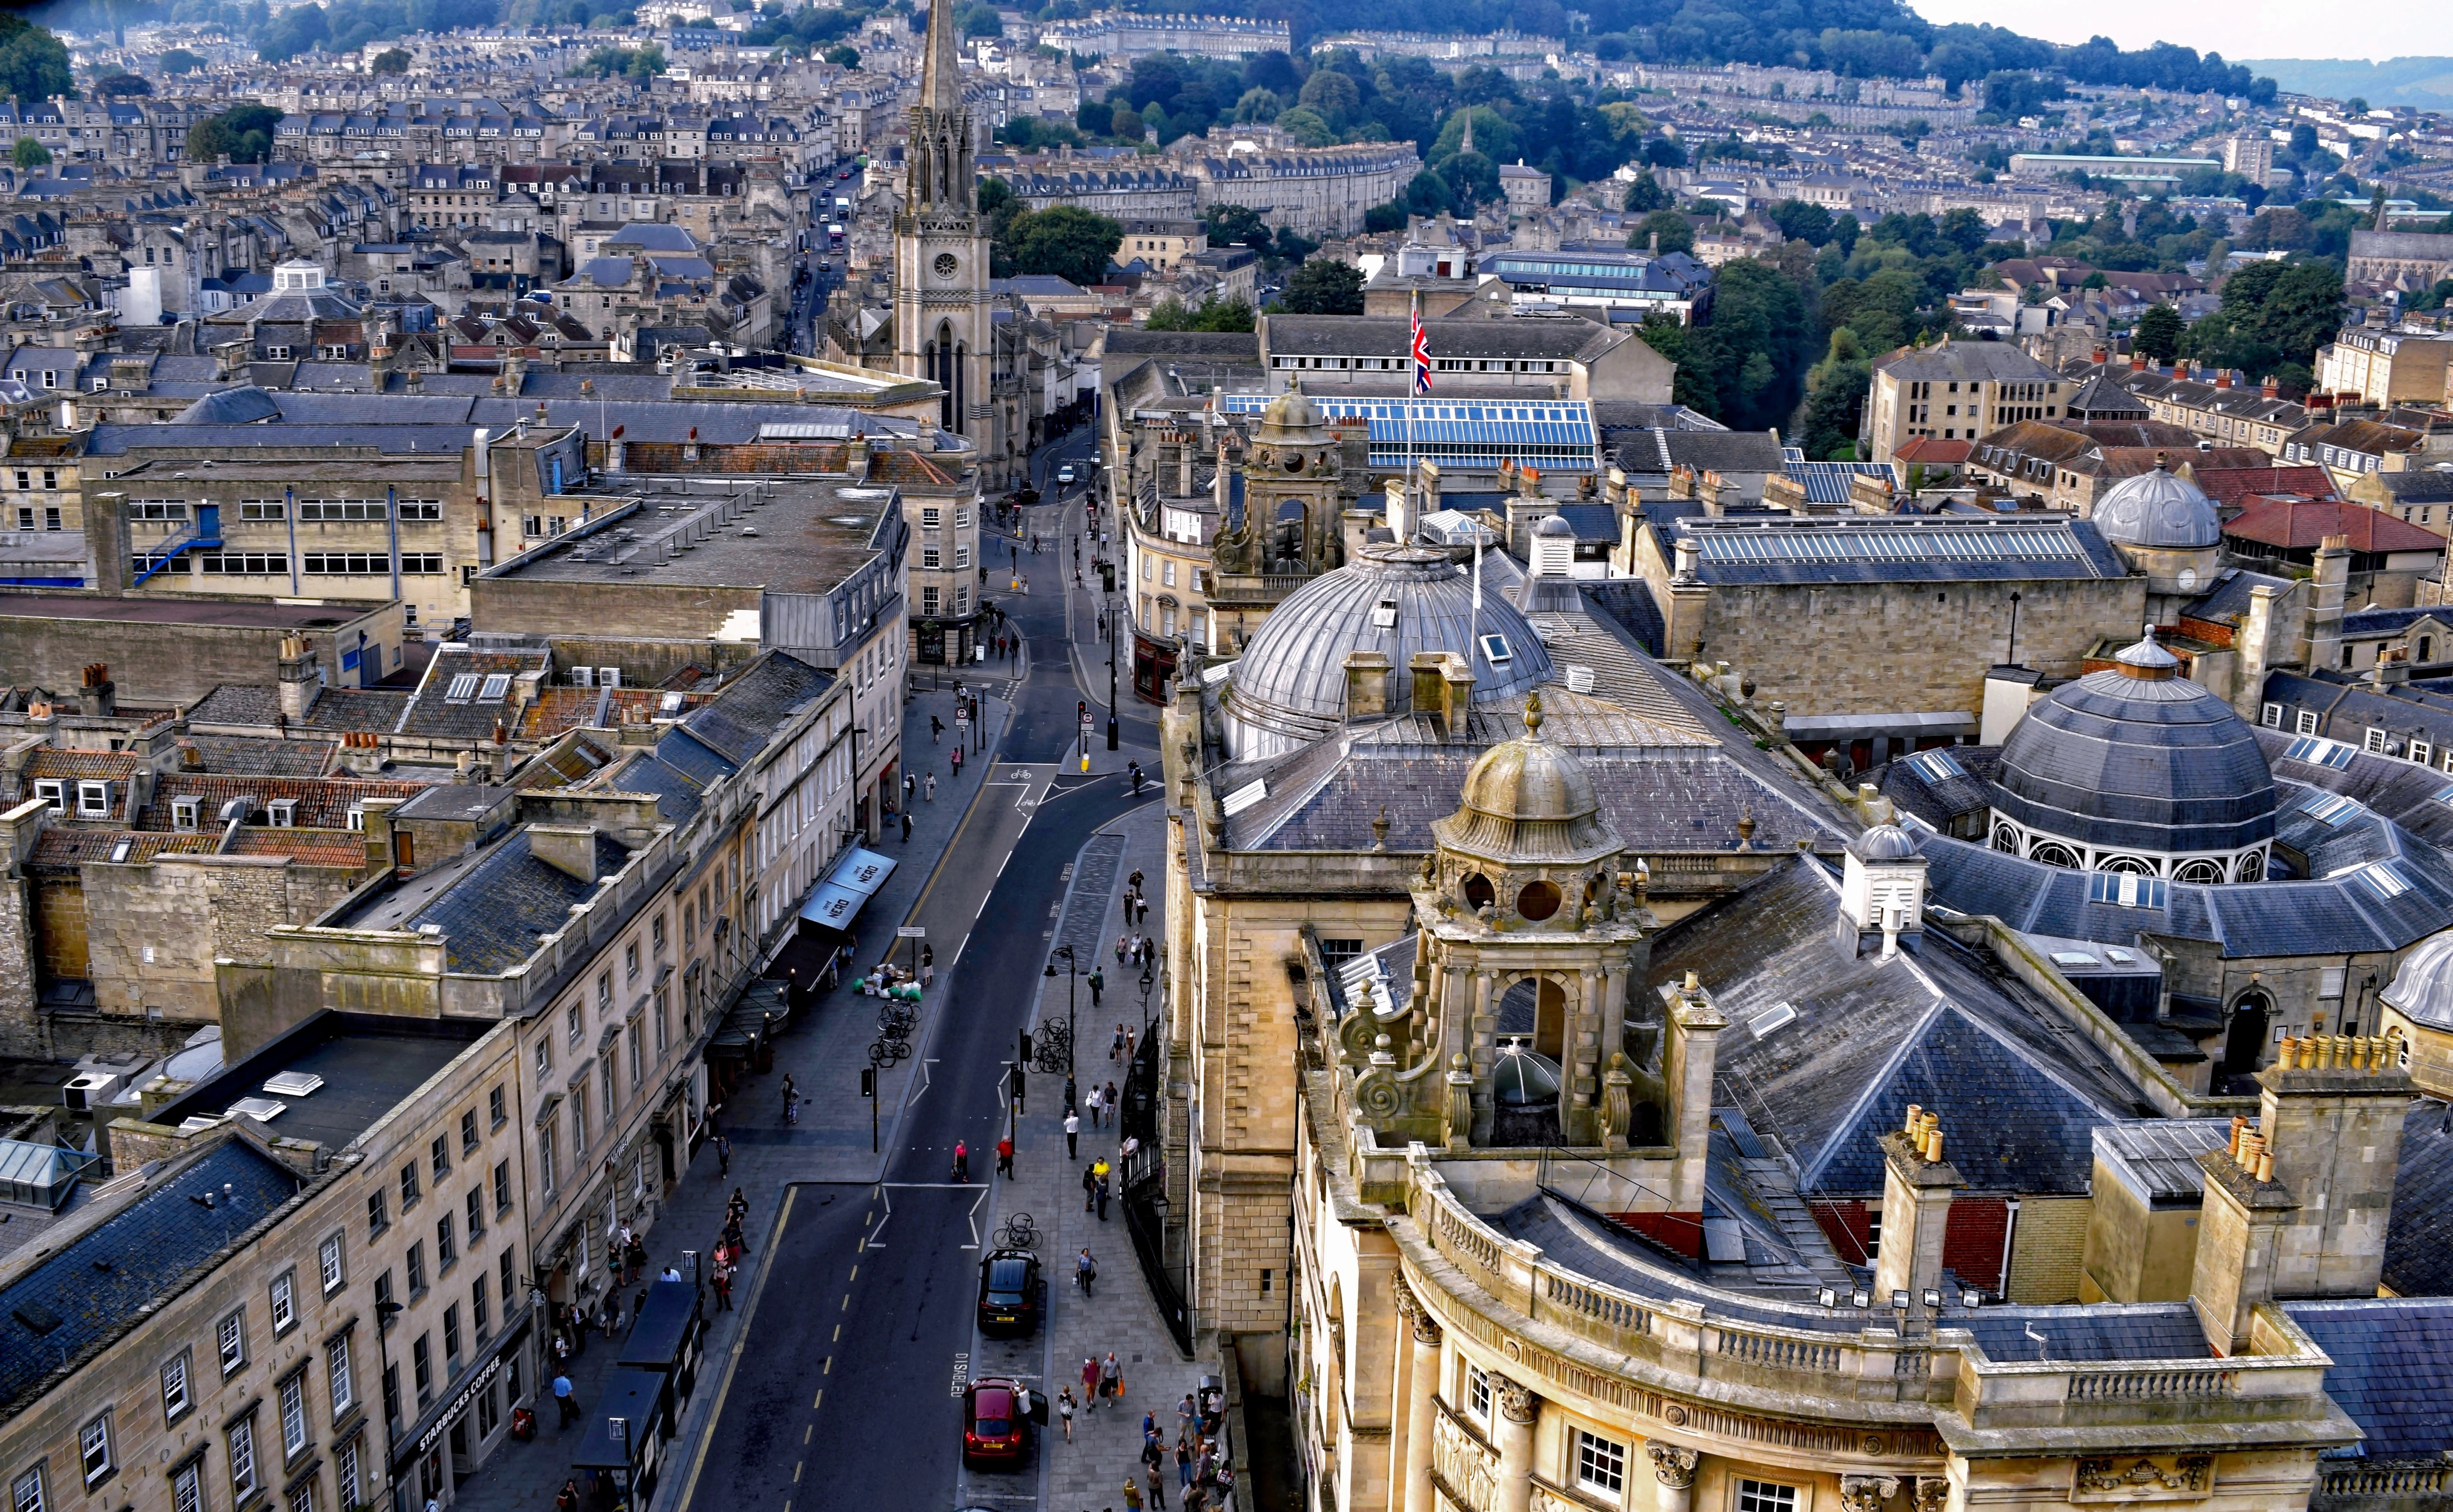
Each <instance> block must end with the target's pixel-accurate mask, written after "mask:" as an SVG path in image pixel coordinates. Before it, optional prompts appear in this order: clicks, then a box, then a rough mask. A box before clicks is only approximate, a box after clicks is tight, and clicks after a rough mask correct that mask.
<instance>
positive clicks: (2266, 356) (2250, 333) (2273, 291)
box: [2181, 262, 2343, 384]
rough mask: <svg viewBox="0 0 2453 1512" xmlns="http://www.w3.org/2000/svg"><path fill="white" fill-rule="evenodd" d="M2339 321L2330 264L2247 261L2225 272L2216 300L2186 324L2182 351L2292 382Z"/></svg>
mask: <svg viewBox="0 0 2453 1512" xmlns="http://www.w3.org/2000/svg"><path fill="white" fill-rule="evenodd" d="M2342 323H2343V271H2342V269H2341V268H2340V267H2338V266H2337V265H2335V264H2333V263H2330V262H2311V263H2251V264H2249V265H2248V266H2247V267H2246V268H2244V269H2241V270H2240V271H2238V272H2236V273H2234V274H2232V275H2231V276H2230V277H2229V278H2227V279H2225V280H2224V286H2223V306H2222V308H2219V309H2217V310H2216V311H2215V312H2214V313H2213V314H2211V315H2208V316H2207V317H2205V318H2204V320H2201V321H2199V322H2198V323H2197V324H2196V325H2194V326H2192V327H2190V328H2188V330H2187V332H2186V333H2185V334H2184V335H2183V337H2182V339H2181V354H2182V355H2184V356H2187V357H2194V358H2197V359H2199V360H2201V361H2204V362H2208V363H2212V364H2213V365H2215V366H2216V367H2219V368H2239V369H2241V370H2242V371H2243V372H2244V373H2247V374H2248V375H2250V376H2251V377H2253V378H2254V377H2263V376H2265V375H2267V374H2275V375H2277V376H2283V377H2286V378H2288V379H2290V380H2292V381H2293V382H2294V383H2295V384H2296V383H2297V382H2298V381H2299V378H2300V374H2302V373H2304V372H2305V371H2307V369H2308V366H2309V364H2310V363H2311V362H2313V361H2314V360H2315V358H2316V353H2317V348H2318V347H2319V346H2320V345H2321V344H2322V343H2323V342H2326V341H2329V340H2331V339H2332V338H2333V335H2334V333H2335V332H2336V331H2337V330H2339V329H2340V328H2342Z"/></svg>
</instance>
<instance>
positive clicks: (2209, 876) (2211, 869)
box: [2172, 860, 2224, 887]
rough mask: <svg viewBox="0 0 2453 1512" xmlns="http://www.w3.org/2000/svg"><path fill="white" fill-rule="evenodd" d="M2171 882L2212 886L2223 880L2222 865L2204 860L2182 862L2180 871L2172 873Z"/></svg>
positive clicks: (2218, 862)
mask: <svg viewBox="0 0 2453 1512" xmlns="http://www.w3.org/2000/svg"><path fill="white" fill-rule="evenodd" d="M2172 880H2173V881H2175V882H2193V883H2196V884H2198V885H2201V886H2208V887H2210V886H2213V885H2215V884H2217V883H2220V882H2221V881H2223V880H2224V868H2223V863H2222V862H2220V861H2204V860H2199V861H2184V862H2183V863H2182V864H2181V869H2180V870H2178V871H2176V872H2174V873H2172Z"/></svg>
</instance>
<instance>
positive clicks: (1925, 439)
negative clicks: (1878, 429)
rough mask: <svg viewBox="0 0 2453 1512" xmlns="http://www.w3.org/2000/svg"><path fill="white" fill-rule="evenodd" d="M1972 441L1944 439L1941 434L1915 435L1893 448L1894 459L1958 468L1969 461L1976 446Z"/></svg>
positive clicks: (1929, 465)
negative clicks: (1970, 452) (1968, 456)
mask: <svg viewBox="0 0 2453 1512" xmlns="http://www.w3.org/2000/svg"><path fill="white" fill-rule="evenodd" d="M1975 446H1976V443H1974V442H1972V441H1944V440H1943V439H1942V438H1941V437H1940V436H1915V437H1911V438H1910V439H1909V440H1907V441H1906V442H1905V443H1904V444H1902V445H1900V446H1897V447H1894V448H1891V456H1892V459H1893V460H1895V461H1899V462H1922V463H1925V465H1927V466H1928V467H1934V466H1939V467H1945V468H1956V467H1959V466H1961V465H1963V464H1964V463H1965V462H1966V461H1967V453H1968V452H1969V451H1971V450H1973V449H1974V448H1975Z"/></svg>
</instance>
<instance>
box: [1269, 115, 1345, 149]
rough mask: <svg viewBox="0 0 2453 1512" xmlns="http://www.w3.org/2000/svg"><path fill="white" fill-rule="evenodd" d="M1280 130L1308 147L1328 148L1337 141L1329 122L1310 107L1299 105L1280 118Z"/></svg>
mask: <svg viewBox="0 0 2453 1512" xmlns="http://www.w3.org/2000/svg"><path fill="white" fill-rule="evenodd" d="M1278 129H1279V130H1281V131H1284V132H1286V135H1288V136H1291V137H1293V138H1294V139H1295V140H1296V141H1298V142H1301V143H1302V144H1303V145H1304V146H1306V147H1326V146H1328V145H1329V144H1330V143H1331V142H1334V141H1336V140H1337V133H1336V132H1335V131H1333V130H1330V129H1329V126H1328V122H1327V121H1326V119H1324V118H1323V117H1322V115H1321V113H1320V112H1319V111H1318V110H1315V109H1312V108H1311V107H1310V106H1308V105H1298V106H1296V107H1295V108H1294V109H1291V110H1287V111H1285V112H1283V113H1281V114H1280V115H1279V116H1278Z"/></svg>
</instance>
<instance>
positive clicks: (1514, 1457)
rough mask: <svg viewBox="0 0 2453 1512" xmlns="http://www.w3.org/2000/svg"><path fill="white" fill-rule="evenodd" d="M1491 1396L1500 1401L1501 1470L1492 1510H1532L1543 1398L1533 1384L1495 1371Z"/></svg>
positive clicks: (1492, 1377) (1492, 1491)
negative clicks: (1536, 1440) (1537, 1429)
mask: <svg viewBox="0 0 2453 1512" xmlns="http://www.w3.org/2000/svg"><path fill="white" fill-rule="evenodd" d="M1490 1390H1491V1395H1493V1396H1494V1397H1496V1398H1497V1399H1498V1400H1499V1421H1498V1424H1497V1426H1498V1429H1499V1432H1498V1438H1499V1473H1498V1476H1497V1477H1496V1479H1495V1480H1494V1482H1493V1483H1492V1486H1491V1497H1490V1512H1528V1509H1529V1508H1530V1507H1531V1506H1532V1504H1533V1420H1534V1418H1535V1417H1536V1416H1538V1415H1539V1414H1540V1412H1541V1410H1542V1399H1541V1398H1539V1397H1537V1396H1535V1395H1534V1394H1533V1390H1532V1388H1531V1387H1530V1386H1525V1385H1519V1384H1518V1383H1515V1382H1513V1381H1510V1380H1509V1379H1508V1378H1507V1377H1506V1376H1503V1375H1499V1374H1496V1373H1494V1374H1493V1375H1492V1376H1491V1378H1490Z"/></svg>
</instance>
